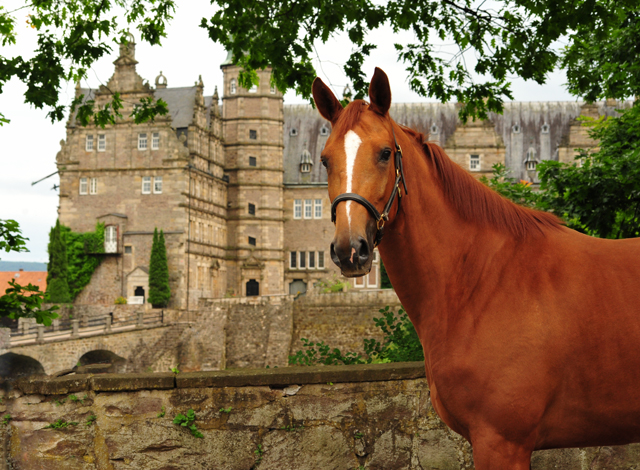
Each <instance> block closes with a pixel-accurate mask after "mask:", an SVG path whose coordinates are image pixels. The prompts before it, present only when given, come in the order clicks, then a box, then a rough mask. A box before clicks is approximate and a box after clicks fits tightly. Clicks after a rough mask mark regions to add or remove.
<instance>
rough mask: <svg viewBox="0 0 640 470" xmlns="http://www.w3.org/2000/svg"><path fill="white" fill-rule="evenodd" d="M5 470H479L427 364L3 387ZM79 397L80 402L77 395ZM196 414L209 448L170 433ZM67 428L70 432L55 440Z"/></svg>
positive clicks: (572, 463) (541, 463)
mask: <svg viewBox="0 0 640 470" xmlns="http://www.w3.org/2000/svg"><path fill="white" fill-rule="evenodd" d="M4 388H5V390H6V391H5V392H4V394H3V397H2V398H3V400H2V403H1V404H0V412H2V414H3V415H5V416H6V415H8V416H10V418H11V419H10V420H8V422H7V423H6V425H4V426H2V427H1V428H0V440H1V441H2V445H1V446H0V452H1V453H2V455H1V456H0V470H4V469H7V470H8V469H9V468H10V469H15V470H30V469H35V468H38V469H43V470H49V469H51V470H54V469H55V470H124V469H131V468H135V469H138V470H161V469H165V470H168V469H176V470H178V469H184V470H187V469H188V470H192V469H214V468H215V469H226V470H248V469H257V468H259V469H261V470H270V469H274V470H275V469H278V470H280V469H296V470H316V469H336V470H338V469H339V470H345V469H354V468H367V469H372V470H374V469H379V470H388V469H394V470H401V469H406V470H410V469H411V470H413V469H415V470H419V469H420V470H422V469H440V470H471V469H473V468H474V467H473V455H472V449H471V447H470V446H469V444H468V443H467V442H466V441H465V440H464V439H462V437H460V436H459V435H457V434H455V433H454V432H452V431H451V430H449V429H448V428H447V427H446V426H445V425H444V423H443V422H442V421H440V419H438V417H437V415H436V413H435V411H434V409H433V407H432V405H431V401H430V394H429V388H428V386H427V382H426V380H425V379H424V365H423V364H420V363H397V364H376V365H368V366H342V367H335V366H332V367H296V368H289V369H287V370H282V369H270V370H264V369H263V370H251V371H249V370H242V371H227V372H217V373H215V372H208V373H207V372H199V373H185V374H178V375H174V374H136V375H131V374H128V375H119V374H101V375H94V376H90V375H75V376H69V377H60V378H56V379H38V378H30V379H22V380H20V381H18V382H17V383H14V384H9V383H5V384H4ZM71 394H73V395H74V396H75V400H73V399H71V398H70V395H71ZM188 410H193V411H194V412H195V417H196V419H195V421H194V424H195V426H196V428H197V429H198V431H200V432H201V433H202V436H203V437H202V438H197V437H194V436H192V435H191V434H190V432H189V430H188V429H187V428H186V427H182V426H179V425H176V424H173V419H174V417H175V416H176V415H178V414H186V412H187V411H188ZM58 420H61V421H62V422H64V423H70V424H68V426H67V427H64V428H59V429H47V428H46V427H47V426H48V425H50V424H51V423H54V422H56V421H58ZM638 465H640V445H638V444H632V445H628V446H619V447H594V448H583V449H556V450H548V451H541V452H534V454H533V459H532V467H531V468H532V469H533V470H546V469H563V470H605V469H623V468H624V469H631V468H637V467H638Z"/></svg>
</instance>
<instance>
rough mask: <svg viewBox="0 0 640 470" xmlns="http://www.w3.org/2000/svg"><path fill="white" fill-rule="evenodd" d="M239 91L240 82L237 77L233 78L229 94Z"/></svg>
mask: <svg viewBox="0 0 640 470" xmlns="http://www.w3.org/2000/svg"><path fill="white" fill-rule="evenodd" d="M237 91H238V82H236V79H235V78H232V79H231V81H230V82H229V94H231V95H235V94H236V92H237Z"/></svg>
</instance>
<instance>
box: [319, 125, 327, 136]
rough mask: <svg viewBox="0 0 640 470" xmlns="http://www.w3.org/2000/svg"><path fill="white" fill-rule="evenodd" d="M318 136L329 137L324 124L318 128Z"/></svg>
mask: <svg viewBox="0 0 640 470" xmlns="http://www.w3.org/2000/svg"><path fill="white" fill-rule="evenodd" d="M320 135H322V136H325V135H329V129H328V128H327V126H325V125H324V124H323V125H322V127H321V128H320Z"/></svg>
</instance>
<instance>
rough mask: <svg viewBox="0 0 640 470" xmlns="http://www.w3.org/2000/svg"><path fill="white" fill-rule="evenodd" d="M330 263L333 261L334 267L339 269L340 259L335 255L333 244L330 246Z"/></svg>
mask: <svg viewBox="0 0 640 470" xmlns="http://www.w3.org/2000/svg"><path fill="white" fill-rule="evenodd" d="M331 261H333V262H334V263H335V265H336V266H338V267H340V258H339V257H338V255H337V254H336V250H335V244H334V243H332V244H331Z"/></svg>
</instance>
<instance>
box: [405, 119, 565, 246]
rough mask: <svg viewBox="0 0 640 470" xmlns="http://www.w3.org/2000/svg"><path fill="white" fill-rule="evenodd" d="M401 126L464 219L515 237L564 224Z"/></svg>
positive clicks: (421, 135) (447, 197) (424, 138)
mask: <svg viewBox="0 0 640 470" xmlns="http://www.w3.org/2000/svg"><path fill="white" fill-rule="evenodd" d="M401 127H402V130H403V131H404V132H406V133H407V134H409V135H411V136H412V137H413V138H414V139H416V141H417V142H418V144H419V145H420V146H421V148H422V150H423V153H424V155H425V157H426V158H427V159H428V160H429V161H430V163H431V166H432V168H433V169H434V170H435V174H436V176H437V178H436V179H437V180H438V182H439V184H440V187H441V189H442V191H443V193H444V195H445V198H446V199H447V200H448V201H449V203H450V204H451V205H452V207H453V208H454V209H455V210H456V212H458V214H459V215H460V216H461V217H462V218H463V219H464V220H467V221H470V222H473V223H476V224H479V225H484V226H490V227H492V228H494V229H496V230H500V231H506V232H508V233H511V234H512V235H514V236H516V237H517V238H523V237H526V236H527V235H530V234H531V233H532V232H539V233H544V231H545V229H547V228H551V229H553V228H559V227H561V226H562V225H563V224H562V222H561V221H560V219H558V218H557V217H556V216H555V215H553V214H551V213H549V212H543V211H538V210H534V209H529V208H526V207H522V206H519V205H517V204H515V203H513V202H512V201H510V200H508V199H507V198H505V197H503V196H501V195H500V194H498V193H497V192H495V191H493V190H491V189H489V188H488V187H487V186H485V185H484V184H482V183H480V182H479V181H477V180H476V179H475V178H474V177H472V176H471V175H469V174H468V173H467V172H466V171H464V170H463V169H462V168H461V167H460V165H458V164H456V163H455V162H454V161H453V160H451V158H449V157H448V156H447V154H446V153H444V150H443V149H442V148H441V147H440V146H438V145H436V144H434V143H432V142H428V141H427V139H426V137H425V136H424V134H421V133H419V132H417V131H415V130H413V129H410V128H408V127H405V126H401Z"/></svg>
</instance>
